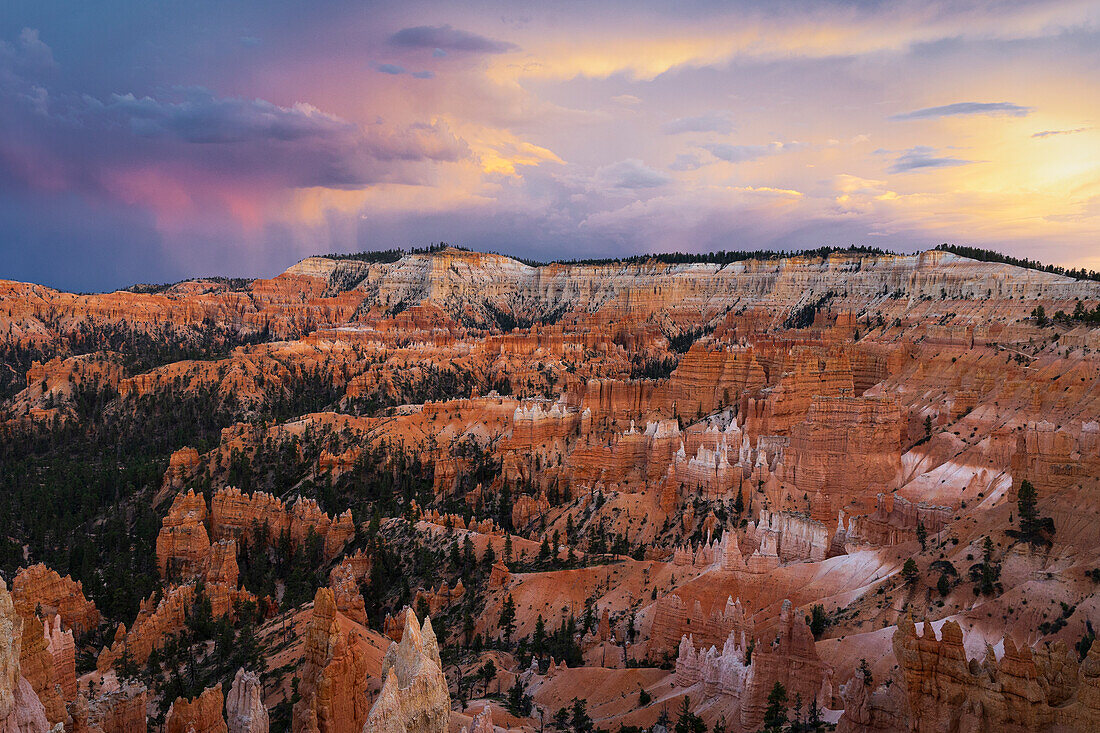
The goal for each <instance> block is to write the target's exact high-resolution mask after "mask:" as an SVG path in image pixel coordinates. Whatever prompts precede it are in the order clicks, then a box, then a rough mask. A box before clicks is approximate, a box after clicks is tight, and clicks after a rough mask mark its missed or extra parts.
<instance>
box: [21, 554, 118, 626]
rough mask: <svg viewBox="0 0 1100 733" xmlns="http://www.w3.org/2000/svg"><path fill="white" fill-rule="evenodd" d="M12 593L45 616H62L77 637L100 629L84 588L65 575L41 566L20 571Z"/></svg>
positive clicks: (93, 606)
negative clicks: (96, 628) (85, 595)
mask: <svg viewBox="0 0 1100 733" xmlns="http://www.w3.org/2000/svg"><path fill="white" fill-rule="evenodd" d="M11 594H12V596H13V597H14V598H16V599H18V600H19V602H21V603H23V604H25V605H27V606H29V607H31V608H36V609H40V610H41V611H42V613H44V614H46V615H47V616H53V615H55V614H56V615H59V616H61V621H62V622H63V623H64V624H65V626H67V627H69V628H70V629H72V631H73V633H74V634H75V635H76V636H78V637H79V636H83V635H84V634H85V633H87V632H89V631H91V630H92V629H94V628H95V627H96V626H99V611H98V610H96V607H95V603H93V602H92V601H90V600H88V599H87V598H85V597H84V587H83V585H82V584H81V583H80V582H79V581H74V580H73V579H72V578H70V577H69V576H68V575H66V576H65V577H61V576H60V575H58V574H57V572H55V571H54V570H51V569H50V568H48V567H46V566H45V565H43V564H42V563H39V564H37V565H31V566H30V567H28V568H23V569H21V570H20V571H19V573H18V574H16V576H15V580H13V581H12V584H11Z"/></svg>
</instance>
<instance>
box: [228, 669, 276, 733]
mask: <svg viewBox="0 0 1100 733" xmlns="http://www.w3.org/2000/svg"><path fill="white" fill-rule="evenodd" d="M225 717H226V724H227V727H228V729H229V733H267V730H268V716H267V708H265V707H264V696H263V686H262V685H261V683H260V678H259V677H258V676H257V675H256V674H255V673H254V672H247V671H245V670H244V668H241V669H238V670H237V675H236V676H235V677H234V678H233V687H231V688H230V690H229V697H227V698H226V699H225Z"/></svg>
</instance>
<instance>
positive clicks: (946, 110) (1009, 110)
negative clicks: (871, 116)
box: [890, 102, 1033, 120]
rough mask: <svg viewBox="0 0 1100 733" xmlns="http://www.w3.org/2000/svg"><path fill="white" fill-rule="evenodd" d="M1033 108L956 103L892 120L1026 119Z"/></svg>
mask: <svg viewBox="0 0 1100 733" xmlns="http://www.w3.org/2000/svg"><path fill="white" fill-rule="evenodd" d="M1032 111H1033V110H1032V109H1031V107H1022V106H1020V105H1018V104H1013V103H1012V102H955V103H954V104H945V105H943V106H941V107H926V108H924V109H918V110H914V111H912V112H905V113H902V114H898V115H894V116H893V117H891V118H890V119H892V120H929V119H935V118H937V117H958V116H960V115H1006V116H1009V117H1026V116H1027V115H1029V114H1031V112H1032Z"/></svg>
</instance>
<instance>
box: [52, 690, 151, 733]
mask: <svg viewBox="0 0 1100 733" xmlns="http://www.w3.org/2000/svg"><path fill="white" fill-rule="evenodd" d="M148 698H149V693H148V691H147V690H146V689H145V685H142V684H139V683H134V682H126V683H123V685H122V687H121V688H120V689H117V690H114V691H111V692H107V693H104V694H102V695H100V696H99V697H96V698H94V699H92V700H90V701H89V700H88V699H87V698H86V697H85V696H84V694H83V693H81V694H80V695H78V696H77V699H76V701H75V702H73V703H72V704H71V705H69V714H70V715H71V716H72V719H73V733H145V732H146V731H147V730H148V727H147V726H148V721H147V716H146V711H145V709H146V705H147V704H148Z"/></svg>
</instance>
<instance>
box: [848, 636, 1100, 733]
mask: <svg viewBox="0 0 1100 733" xmlns="http://www.w3.org/2000/svg"><path fill="white" fill-rule="evenodd" d="M894 656H895V657H896V658H897V660H898V665H899V667H900V678H901V679H900V683H901V685H902V687H903V690H904V700H903V701H902V702H903V706H899V705H894V706H889V705H882V704H880V705H874V704H865V703H864V702H863V701H864V699H865V698H866V690H860V689H859V685H860V683H859V682H856V683H855V685H854V686H853V683H851V682H850V683H849V685H848V686H846V688H845V699H846V702H849V704H850V705H851V708H852V712H851V713H848V712H846V713H845V716H844V718H842V720H841V724H842V725H841V727H843V728H844V729H845V730H882V729H883V728H882V726H883V725H886V724H894V723H895V722H896V721H897V720H898V719H900V718H901V717H902V716H904V718H906V719H907V721H908V723H907V727H908V729H909V730H912V731H914V732H918V731H919V732H921V733H923V732H924V731H941V730H1091V729H1095V728H1096V726H1097V725H1100V645H1098V644H1096V643H1095V642H1094V643H1093V644H1092V646H1091V648H1090V650H1089V652H1088V656H1087V657H1086V658H1085V660H1084V661H1083V662H1081V663H1080V664H1078V662H1077V658H1076V655H1075V654H1074V653H1073V652H1072V651H1071V650H1070V649H1068V648H1067V647H1066V645H1065V644H1064V643H1063V642H1057V643H1055V644H1054V645H1053V646H1046V647H1041V648H1038V649H1035V650H1032V649H1030V648H1029V647H1027V646H1021V647H1017V645H1016V644H1015V643H1013V641H1012V640H1011V639H1009V638H1006V639H1005V640H1004V656H1003V657H1002V658H1001V659H1000V660H999V661H998V660H997V659H996V657H995V656H994V654H993V650H992V648H991V647H987V651H986V654H985V659H984V660H982V661H979V660H977V659H970V660H968V659H967V657H966V652H965V651H964V649H963V634H962V629H961V628H960V627H959V625H958V624H957V623H955V622H954V621H946V622H944V624H943V627H942V628H941V629H940V638H938V639H937V638H936V633H935V631H934V630H933V629H932V628H931V625H930V624H927V623H926V624H925V625H924V633H923V634H918V633H917V630H916V627H915V625H914V623H913V621H912V620H911V619H905V620H903V622H902V623H900V624H898V628H897V630H896V631H895V632H894ZM857 676H858V673H857ZM876 694H877V693H876ZM846 711H847V708H846ZM868 712H870V714H868Z"/></svg>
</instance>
